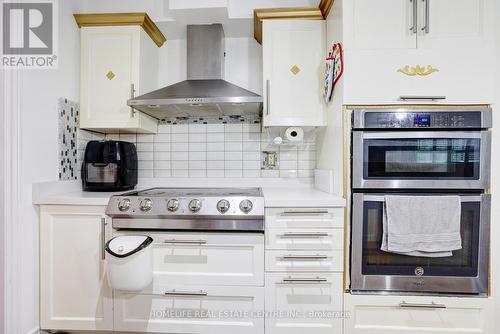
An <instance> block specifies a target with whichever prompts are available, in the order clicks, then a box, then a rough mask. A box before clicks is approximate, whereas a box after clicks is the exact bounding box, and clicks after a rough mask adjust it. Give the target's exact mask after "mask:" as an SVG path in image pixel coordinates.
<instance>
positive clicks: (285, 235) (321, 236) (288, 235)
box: [281, 233, 330, 238]
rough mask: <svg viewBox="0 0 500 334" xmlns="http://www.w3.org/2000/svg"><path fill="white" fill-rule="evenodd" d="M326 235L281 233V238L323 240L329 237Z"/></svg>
mask: <svg viewBox="0 0 500 334" xmlns="http://www.w3.org/2000/svg"><path fill="white" fill-rule="evenodd" d="M329 236H330V234H328V233H283V234H282V235H281V237H282V238H325V237H329Z"/></svg>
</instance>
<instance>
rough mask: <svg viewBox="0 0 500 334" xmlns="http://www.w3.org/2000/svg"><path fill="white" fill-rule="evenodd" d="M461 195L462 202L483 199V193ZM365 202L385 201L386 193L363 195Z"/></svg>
mask: <svg viewBox="0 0 500 334" xmlns="http://www.w3.org/2000/svg"><path fill="white" fill-rule="evenodd" d="M435 195H436V196H453V195H454V194H444V195H443V194H435ZM391 196H398V195H393V194H391ZM400 196H421V195H419V194H416V195H409V194H400ZM430 196H433V194H430ZM458 196H459V197H460V202H461V203H468V202H481V201H482V200H483V196H482V195H471V196H467V195H462V196H461V195H458ZM363 202H385V196H384V195H363Z"/></svg>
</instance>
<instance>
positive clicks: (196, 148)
mask: <svg viewBox="0 0 500 334" xmlns="http://www.w3.org/2000/svg"><path fill="white" fill-rule="evenodd" d="M206 151H207V143H205V142H200V143H191V142H189V152H206Z"/></svg>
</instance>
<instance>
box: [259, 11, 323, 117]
mask: <svg viewBox="0 0 500 334" xmlns="http://www.w3.org/2000/svg"><path fill="white" fill-rule="evenodd" d="M325 34H326V33H325V22H324V21H322V20H264V22H263V24H262V36H263V43H262V52H263V80H264V83H263V87H264V110H263V124H264V126H324V125H326V113H325V110H326V107H325V103H324V101H323V81H324V73H325V57H326V55H325V45H326V44H325V43H326V42H325V37H326V35H325Z"/></svg>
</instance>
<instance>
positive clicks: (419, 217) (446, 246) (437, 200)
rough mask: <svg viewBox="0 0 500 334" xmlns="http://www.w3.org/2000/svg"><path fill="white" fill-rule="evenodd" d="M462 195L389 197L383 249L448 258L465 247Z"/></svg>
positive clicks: (384, 219)
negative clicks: (462, 226)
mask: <svg viewBox="0 0 500 334" xmlns="http://www.w3.org/2000/svg"><path fill="white" fill-rule="evenodd" d="M460 216H461V205H460V197H459V196H403V195H387V196H385V203H384V213H383V227H382V230H383V233H382V245H381V247H380V249H381V250H383V251H386V252H392V253H398V254H402V255H408V256H422V257H446V256H452V255H453V254H452V251H453V250H458V249H461V248H462V239H461V236H460Z"/></svg>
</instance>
